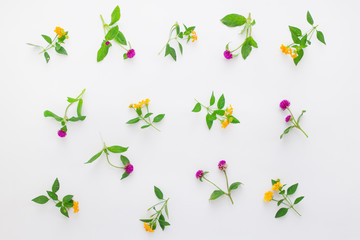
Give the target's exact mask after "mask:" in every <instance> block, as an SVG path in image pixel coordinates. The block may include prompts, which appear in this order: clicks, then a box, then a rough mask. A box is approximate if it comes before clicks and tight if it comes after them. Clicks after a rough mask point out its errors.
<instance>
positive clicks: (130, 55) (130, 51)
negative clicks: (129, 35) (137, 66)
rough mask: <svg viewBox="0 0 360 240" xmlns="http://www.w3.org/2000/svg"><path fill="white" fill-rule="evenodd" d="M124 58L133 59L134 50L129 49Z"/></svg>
mask: <svg viewBox="0 0 360 240" xmlns="http://www.w3.org/2000/svg"><path fill="white" fill-rule="evenodd" d="M126 56H127V57H128V58H133V57H134V56H135V50H134V49H130V50H129V51H128V52H127V53H126Z"/></svg>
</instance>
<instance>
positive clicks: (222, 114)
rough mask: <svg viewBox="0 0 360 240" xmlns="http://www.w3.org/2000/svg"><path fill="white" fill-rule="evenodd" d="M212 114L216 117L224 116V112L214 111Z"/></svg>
mask: <svg viewBox="0 0 360 240" xmlns="http://www.w3.org/2000/svg"><path fill="white" fill-rule="evenodd" d="M214 113H215V114H216V115H219V116H224V115H225V110H215V111H214Z"/></svg>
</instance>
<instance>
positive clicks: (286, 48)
mask: <svg viewBox="0 0 360 240" xmlns="http://www.w3.org/2000/svg"><path fill="white" fill-rule="evenodd" d="M280 49H281V51H282V52H283V53H285V54H290V56H291V57H292V58H293V59H294V58H297V56H298V55H297V54H296V53H295V52H294V53H293V50H292V49H291V48H289V47H286V46H284V44H281V47H280Z"/></svg>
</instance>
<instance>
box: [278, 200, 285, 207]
mask: <svg viewBox="0 0 360 240" xmlns="http://www.w3.org/2000/svg"><path fill="white" fill-rule="evenodd" d="M284 200H285V199H281V200H279V201H278V202H277V205H278V206H280V204H281V203H282V202H283V201H284Z"/></svg>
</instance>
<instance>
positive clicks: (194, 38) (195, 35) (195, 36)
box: [190, 31, 197, 42]
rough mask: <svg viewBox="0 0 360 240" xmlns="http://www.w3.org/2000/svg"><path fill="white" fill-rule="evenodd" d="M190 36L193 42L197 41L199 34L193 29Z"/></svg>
mask: <svg viewBox="0 0 360 240" xmlns="http://www.w3.org/2000/svg"><path fill="white" fill-rule="evenodd" d="M190 38H191V39H192V42H195V41H196V40H197V34H196V32H195V31H191V36H190Z"/></svg>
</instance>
